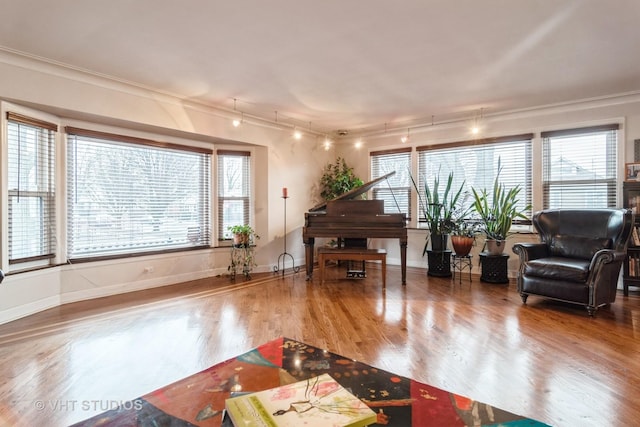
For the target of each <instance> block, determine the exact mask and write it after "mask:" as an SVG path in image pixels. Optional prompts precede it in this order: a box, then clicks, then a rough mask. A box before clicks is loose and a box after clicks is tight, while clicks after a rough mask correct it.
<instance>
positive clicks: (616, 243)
mask: <svg viewBox="0 0 640 427" xmlns="http://www.w3.org/2000/svg"><path fill="white" fill-rule="evenodd" d="M633 221H634V215H633V213H632V212H631V210H629V209H614V208H611V209H546V210H542V211H538V212H536V213H535V214H534V215H533V218H532V222H533V226H534V228H535V231H537V232H538V235H539V237H540V241H541V242H544V243H546V244H547V245H548V246H549V251H550V253H551V254H553V255H556V256H567V257H571V258H585V259H591V258H592V257H593V254H595V252H597V251H598V250H600V249H613V250H615V251H620V252H623V251H626V249H627V245H628V242H629V237H630V236H631V231H632V227H633Z"/></svg>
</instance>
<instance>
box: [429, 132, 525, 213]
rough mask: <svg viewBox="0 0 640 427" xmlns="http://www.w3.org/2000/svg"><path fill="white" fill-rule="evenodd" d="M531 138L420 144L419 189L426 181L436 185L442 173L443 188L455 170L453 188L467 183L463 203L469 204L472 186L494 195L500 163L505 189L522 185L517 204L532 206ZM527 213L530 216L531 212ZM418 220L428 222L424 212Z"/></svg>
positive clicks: (501, 180)
mask: <svg viewBox="0 0 640 427" xmlns="http://www.w3.org/2000/svg"><path fill="white" fill-rule="evenodd" d="M532 138H533V135H532V134H523V135H512V136H504V137H499V138H486V139H482V140H474V141H463V142H455V143H450V144H445V145H435V146H425V147H417V150H418V179H417V184H418V188H419V189H422V188H424V185H425V183H427V184H428V185H429V186H431V185H433V181H434V178H435V177H437V176H439V177H440V189H441V190H442V189H443V188H444V185H446V182H447V178H448V176H449V173H450V172H453V188H455V189H457V188H460V185H461V184H462V183H464V190H463V192H464V196H463V197H464V201H463V203H464V205H465V206H468V205H471V204H472V203H473V194H472V192H471V188H474V189H475V190H476V191H478V192H479V191H481V190H482V189H486V190H487V192H488V194H489V196H490V197H491V195H492V193H493V183H494V180H495V177H496V174H497V173H498V165H500V166H501V168H502V170H501V172H500V182H502V183H504V185H505V187H506V188H513V187H515V186H517V185H520V187H521V188H522V190H521V191H520V194H519V201H518V207H519V208H520V209H524V208H525V207H527V206H530V205H531V187H532V185H531V155H532V153H531V139H532ZM525 215H526V216H527V217H531V211H529V212H526V213H525ZM419 221H420V222H424V221H425V218H424V215H423V213H422V212H421V213H420V218H419ZM514 222H517V221H514Z"/></svg>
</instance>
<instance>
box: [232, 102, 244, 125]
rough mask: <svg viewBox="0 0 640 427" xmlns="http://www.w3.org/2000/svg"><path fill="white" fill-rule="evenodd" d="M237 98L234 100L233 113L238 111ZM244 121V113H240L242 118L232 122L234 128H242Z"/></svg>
mask: <svg viewBox="0 0 640 427" xmlns="http://www.w3.org/2000/svg"><path fill="white" fill-rule="evenodd" d="M236 101H237V99H236V98H233V111H234V112H235V111H237V110H236ZM243 121H244V113H242V112H241V113H240V118H237V117H236V118H234V119H233V121H232V122H231V123H232V124H233V127H234V128H237V127H238V126H240V125H241V124H242V122H243Z"/></svg>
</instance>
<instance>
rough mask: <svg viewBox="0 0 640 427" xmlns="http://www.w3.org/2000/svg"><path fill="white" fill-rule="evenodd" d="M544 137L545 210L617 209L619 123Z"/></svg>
mask: <svg viewBox="0 0 640 427" xmlns="http://www.w3.org/2000/svg"><path fill="white" fill-rule="evenodd" d="M541 136H542V151H543V154H542V164H543V173H542V175H543V178H542V196H543V208H545V209H547V208H606V207H615V206H616V200H617V184H616V182H617V179H616V177H617V173H618V166H617V164H618V160H617V159H618V149H617V147H618V125H617V124H613V125H607V126H598V127H588V128H581V129H567V130H560V131H551V132H542V135H541Z"/></svg>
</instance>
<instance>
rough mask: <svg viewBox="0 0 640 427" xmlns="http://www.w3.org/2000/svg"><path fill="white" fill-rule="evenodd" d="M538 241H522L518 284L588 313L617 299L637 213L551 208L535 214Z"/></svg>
mask: <svg viewBox="0 0 640 427" xmlns="http://www.w3.org/2000/svg"><path fill="white" fill-rule="evenodd" d="M532 220H533V226H534V229H535V231H536V232H537V233H538V235H539V238H540V242H539V243H517V244H515V245H514V246H513V252H514V253H515V254H517V255H518V256H519V257H520V267H519V268H518V276H517V286H518V292H519V293H520V296H521V297H522V302H523V303H526V302H527V297H528V296H529V295H538V296H542V297H546V298H551V299H555V300H560V301H566V302H570V303H574V304H581V305H584V306H585V308H586V309H587V311H588V312H589V315H591V316H593V315H594V314H595V312H596V310H597V309H598V308H599V307H601V306H603V305H606V304H611V303H613V302H614V301H615V300H616V294H617V284H618V278H619V275H620V269H621V267H622V263H623V262H624V261H625V259H626V256H627V252H626V250H627V244H628V242H629V237H630V236H631V230H632V227H633V221H634V214H633V213H632V212H631V210H629V209H549V210H543V211H539V212H536V213H535V214H534V215H533V218H532Z"/></svg>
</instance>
